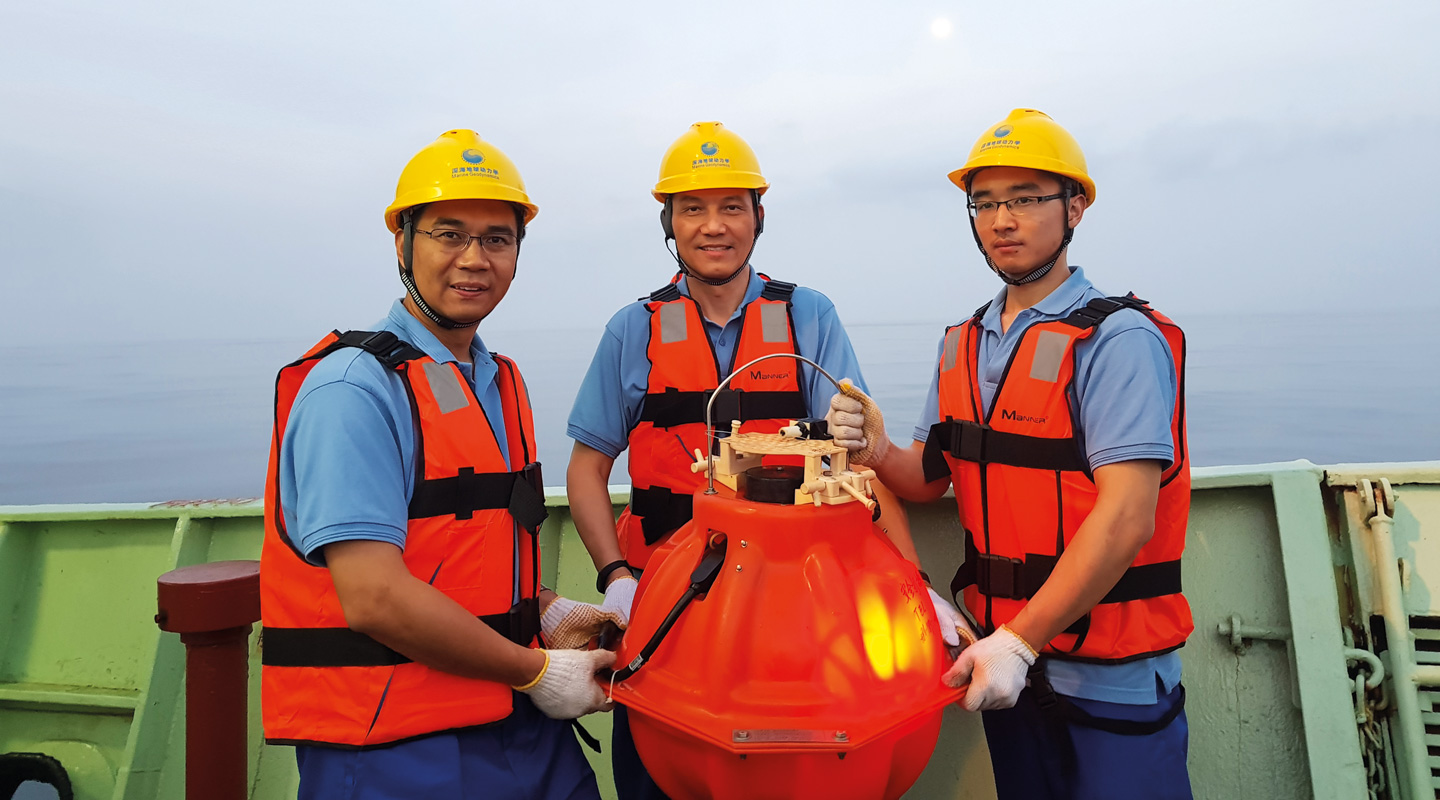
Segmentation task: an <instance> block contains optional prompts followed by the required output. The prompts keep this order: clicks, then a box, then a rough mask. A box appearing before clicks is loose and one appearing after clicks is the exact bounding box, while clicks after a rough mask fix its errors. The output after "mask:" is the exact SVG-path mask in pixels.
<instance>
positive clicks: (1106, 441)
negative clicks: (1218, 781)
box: [914, 267, 1180, 705]
mask: <svg viewBox="0 0 1440 800" xmlns="http://www.w3.org/2000/svg"><path fill="white" fill-rule="evenodd" d="M1005 293H1006V289H1001V290H1000V293H999V294H997V295H996V296H995V300H994V301H993V302H991V303H990V307H989V308H988V309H986V311H985V315H984V316H983V317H981V318H980V326H981V329H982V334H981V338H980V353H979V363H978V365H977V367H978V372H979V375H980V401H981V408H982V410H983V411H985V412H987V413H988V412H989V409H990V403H991V401H992V400H993V399H994V397H995V390H996V389H997V388H999V386H1000V379H1001V378H1002V377H1003V375H1004V372H1005V367H1006V365H1007V363H1008V362H1009V360H1010V354H1011V353H1013V352H1014V351H1015V346H1016V345H1017V344H1019V342H1020V338H1021V335H1022V334H1023V333H1024V331H1025V329H1026V328H1028V327H1030V326H1031V325H1033V324H1035V323H1037V322H1048V321H1053V320H1058V319H1063V318H1064V317H1066V316H1068V315H1069V314H1070V312H1072V311H1074V310H1075V309H1077V308H1080V307H1081V306H1083V305H1085V304H1086V303H1088V302H1090V301H1091V300H1093V299H1094V298H1097V297H1107V296H1108V295H1106V294H1105V293H1104V292H1102V291H1100V290H1099V289H1096V288H1095V286H1094V285H1093V284H1091V283H1090V281H1089V280H1087V279H1086V278H1085V271H1084V270H1082V269H1080V268H1079V267H1072V268H1071V271H1070V277H1068V278H1066V279H1065V282H1064V283H1062V284H1060V285H1059V286H1058V287H1056V289H1055V291H1053V292H1051V293H1050V294H1049V295H1048V296H1046V297H1045V299H1043V300H1041V301H1040V302H1039V303H1036V304H1035V305H1034V306H1032V307H1030V308H1027V309H1025V310H1024V311H1021V312H1020V313H1019V314H1017V315H1016V316H1015V319H1014V321H1013V322H1011V323H1010V329H1009V330H1008V331H1004V332H1002V331H1001V329H1000V314H1001V312H1002V311H1003V310H1004V308H1005ZM944 346H945V341H944V337H943V336H942V337H941V341H940V349H937V350H936V354H935V365H936V368H935V375H934V377H933V378H932V379H931V381H930V392H929V394H927V395H926V398H925V409H924V411H923V412H921V415H920V424H919V425H917V426H916V427H915V434H914V437H915V440H916V441H918V442H923V441H925V440H926V439H928V438H929V436H930V426H931V425H933V424H935V423H937V422H939V421H940V408H939V406H940V369H939V364H940V353H941V351H942V350H943V348H944ZM1072 392H1073V396H1072V398H1071V402H1072V403H1073V404H1074V405H1075V406H1076V407H1078V408H1079V410H1080V414H1079V416H1080V428H1081V431H1082V436H1083V441H1084V445H1085V453H1086V455H1087V457H1088V458H1089V460H1090V468H1091V469H1095V468H1097V467H1103V466H1105V465H1106V464H1115V463H1119V462H1121V461H1136V460H1141V459H1150V460H1155V461H1162V462H1164V463H1165V464H1166V465H1167V466H1168V465H1169V464H1170V462H1171V461H1173V460H1174V458H1175V448H1174V443H1173V441H1172V440H1171V436H1170V419H1171V417H1172V415H1173V414H1174V410H1175V394H1176V387H1175V362H1174V360H1173V359H1172V358H1171V355H1170V348H1169V345H1167V344H1166V342H1165V338H1164V336H1162V335H1161V333H1160V330H1159V329H1158V328H1156V327H1155V325H1154V323H1152V322H1151V321H1150V320H1149V319H1148V318H1147V317H1146V316H1145V315H1144V314H1142V313H1140V312H1139V311H1136V310H1134V309H1128V308H1127V309H1122V310H1120V311H1117V312H1115V313H1114V314H1111V315H1110V317H1109V318H1108V319H1106V320H1105V322H1104V323H1102V324H1101V325H1100V327H1099V328H1098V329H1097V330H1096V331H1095V333H1093V334H1092V335H1091V336H1090V337H1089V338H1088V339H1084V340H1081V341H1080V342H1078V343H1076V345H1075V380H1074V383H1073V385H1072ZM1046 672H1047V674H1048V675H1049V676H1050V683H1051V685H1053V686H1054V687H1055V691H1057V692H1059V693H1061V694H1064V695H1069V696H1071V697H1080V698H1084V699H1087V700H1100V701H1103V702H1109V703H1124V704H1127V705H1148V704H1151V703H1154V702H1156V699H1157V698H1156V695H1155V678H1156V676H1159V678H1160V680H1161V681H1162V682H1163V683H1164V685H1165V689H1166V690H1167V691H1169V690H1170V689H1173V688H1174V687H1175V684H1177V683H1179V682H1180V655H1179V654H1178V653H1174V652H1172V653H1166V654H1165V655H1162V656H1157V657H1155V658H1147V659H1142V660H1140V661H1133V662H1130V663H1128V664H1116V665H1100V664H1081V663H1077V662H1073V661H1060V660H1058V659H1049V661H1048V665H1047V668H1046Z"/></svg>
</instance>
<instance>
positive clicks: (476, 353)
mask: <svg viewBox="0 0 1440 800" xmlns="http://www.w3.org/2000/svg"><path fill="white" fill-rule="evenodd" d="M385 321H386V322H388V323H389V324H390V325H391V327H393V328H395V329H397V330H398V331H399V336H400V338H401V339H404V340H405V341H407V342H409V343H410V344H412V345H414V346H416V347H418V348H420V351H421V352H423V353H424V354H425V355H427V356H430V358H432V359H434V360H435V362H436V363H439V364H448V363H450V362H455V363H457V364H459V363H460V359H458V358H456V357H455V354H454V353H452V352H450V348H448V347H446V346H445V345H443V344H441V343H440V340H439V339H436V338H435V334H433V333H431V332H430V329H429V328H426V327H425V324H424V323H423V322H421V321H420V320H418V319H416V318H415V315H413V314H411V313H410V311H409V310H407V309H406V308H405V303H404V301H402V300H396V301H395V304H394V305H392V306H390V313H389V314H388V315H387V316H386V317H385ZM470 358H471V359H473V360H474V362H475V363H476V364H489V363H490V360H491V359H490V351H489V350H488V349H486V347H485V342H483V341H481V339H480V334H479V333H476V334H475V338H474V339H473V340H471V342H470ZM460 366H461V367H462V368H463V367H465V366H466V365H464V364H461V365H460Z"/></svg>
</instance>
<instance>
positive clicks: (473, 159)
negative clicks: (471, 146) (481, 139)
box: [460, 150, 485, 164]
mask: <svg viewBox="0 0 1440 800" xmlns="http://www.w3.org/2000/svg"><path fill="white" fill-rule="evenodd" d="M460 157H461V158H463V159H465V160H466V161H469V162H470V163H471V164H483V163H485V154H484V153H481V152H480V151H479V150H466V151H465V152H463V153H461V154H460Z"/></svg>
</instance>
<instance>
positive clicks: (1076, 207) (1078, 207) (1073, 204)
mask: <svg viewBox="0 0 1440 800" xmlns="http://www.w3.org/2000/svg"><path fill="white" fill-rule="evenodd" d="M1089 202H1090V201H1089V200H1088V199H1087V198H1086V197H1085V195H1084V194H1083V193H1082V194H1077V195H1075V196H1074V197H1072V198H1070V207H1069V208H1068V209H1067V210H1066V211H1067V220H1066V222H1067V223H1068V224H1069V225H1070V227H1072V228H1074V227H1075V226H1077V225H1079V224H1080V219H1081V218H1082V217H1084V216H1085V207H1086V206H1087V205H1088V204H1089Z"/></svg>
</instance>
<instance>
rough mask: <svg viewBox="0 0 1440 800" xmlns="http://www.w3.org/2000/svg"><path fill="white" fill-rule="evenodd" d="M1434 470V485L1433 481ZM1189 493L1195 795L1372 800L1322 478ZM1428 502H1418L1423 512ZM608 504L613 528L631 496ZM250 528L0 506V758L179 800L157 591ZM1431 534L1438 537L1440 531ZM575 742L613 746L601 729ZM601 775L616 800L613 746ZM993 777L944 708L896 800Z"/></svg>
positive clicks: (949, 508) (973, 723)
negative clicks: (1260, 630)
mask: <svg viewBox="0 0 1440 800" xmlns="http://www.w3.org/2000/svg"><path fill="white" fill-rule="evenodd" d="M1387 466H1389V465H1374V470H1375V471H1376V474H1377V475H1378V474H1383V472H1382V471H1383V470H1384V469H1385V468H1386V467H1387ZM1432 468H1434V469H1435V471H1436V473H1437V475H1440V465H1432ZM1195 475H1196V481H1195V494H1194V502H1193V507H1192V514H1191V521H1190V529H1189V541H1188V545H1187V549H1186V555H1185V566H1184V574H1185V590H1186V594H1187V595H1188V596H1189V598H1190V600H1191V603H1192V605H1193V607H1194V610H1195V618H1196V631H1195V634H1194V635H1193V636H1192V637H1191V639H1190V642H1189V644H1188V645H1187V646H1186V647H1185V648H1183V650H1182V651H1181V653H1182V658H1183V661H1184V663H1185V683H1186V685H1187V687H1188V691H1189V705H1188V714H1189V719H1190V726H1191V750H1190V766H1191V775H1192V782H1193V785H1194V788H1195V795H1196V797H1199V798H1234V797H1266V798H1289V797H1294V798H1302V797H1312V796H1313V797H1335V798H1341V797H1360V796H1364V777H1363V770H1362V768H1361V764H1360V747H1359V744H1358V736H1357V734H1356V732H1355V725H1354V709H1353V705H1352V703H1351V700H1350V694H1349V686H1350V680H1349V677H1348V675H1347V673H1346V668H1345V662H1344V660H1343V658H1342V657H1341V656H1340V654H1339V647H1340V644H1339V642H1340V638H1341V624H1340V620H1341V616H1342V614H1344V613H1349V612H1348V611H1345V608H1346V603H1344V602H1342V601H1341V599H1339V598H1337V591H1336V585H1337V582H1336V576H1337V575H1341V576H1342V578H1343V575H1344V574H1345V570H1346V569H1347V562H1348V559H1349V556H1348V552H1349V550H1348V549H1347V546H1346V545H1345V544H1344V543H1343V542H1342V541H1340V539H1341V538H1342V534H1341V531H1342V530H1348V528H1346V526H1344V525H1342V524H1340V522H1339V521H1338V519H1339V517H1343V515H1344V509H1343V507H1342V506H1343V504H1341V503H1337V502H1336V500H1335V497H1334V491H1333V490H1327V488H1326V483H1325V473H1324V471H1323V470H1321V469H1320V468H1317V467H1314V466H1313V465H1310V464H1308V463H1306V462H1297V463H1295V464H1287V465H1269V466H1266V467H1256V468H1223V469H1202V470H1197V471H1196V473H1195ZM1437 484H1440V478H1437V480H1436V481H1432V482H1430V483H1428V484H1426V483H1421V484H1419V485H1418V486H1417V487H1416V488H1417V489H1419V490H1420V491H1422V492H1427V493H1429V494H1427V495H1426V496H1427V497H1429V498H1432V499H1433V498H1434V497H1435V494H1434V493H1436V492H1440V488H1437ZM1412 496H1414V495H1412ZM1403 497H1404V492H1402V500H1403ZM615 500H616V502H617V510H618V504H619V503H620V502H622V501H623V496H622V495H619V494H617V495H616V496H615ZM548 503H549V505H550V506H551V516H550V519H549V520H548V521H547V522H546V523H545V527H544V539H543V541H542V546H543V547H544V549H545V553H546V556H545V562H544V572H545V575H546V577H547V579H548V580H550V581H553V582H554V584H555V585H556V587H557V589H558V590H559V591H560V592H561V593H562V594H565V595H567V596H571V597H575V598H577V599H591V600H593V599H598V597H599V595H598V594H597V593H596V592H595V591H594V586H593V581H594V568H593V566H592V565H591V563H590V559H589V557H588V555H587V554H586V553H585V550H584V547H583V546H582V544H581V543H580V540H579V538H578V536H576V534H575V531H574V528H573V526H572V524H571V522H570V518H569V514H568V509H567V508H566V507H565V504H564V494H563V492H561V491H552V493H551V494H550V497H549V499H548ZM1421 505H1422V506H1424V504H1421ZM1434 505H1435V504H1434V503H1431V504H1430V505H1429V506H1424V507H1425V508H1426V509H1429V508H1431V507H1432V506H1434ZM260 513H261V509H260V507H259V505H258V504H255V503H253V502H250V503H240V504H223V503H219V504H217V503H198V504H189V505H183V504H182V505H175V504H161V505H156V506H151V505H124V506H54V507H39V506H11V507H0V753H3V752H10V751H40V752H47V753H50V754H51V755H54V756H55V757H57V758H59V759H60V760H61V762H62V763H63V764H65V765H66V767H67V768H68V769H70V771H71V773H72V778H73V779H74V780H75V781H76V789H77V797H78V798H81V800H102V799H103V800H152V799H153V798H163V800H180V798H181V797H182V795H183V774H184V760H183V742H184V698H183V674H182V672H183V651H182V648H181V646H180V643H179V640H178V637H176V636H174V635H170V634H161V633H160V631H159V630H158V629H157V628H156V626H155V624H154V621H153V617H154V614H155V578H156V577H158V576H159V575H160V574H162V573H164V572H165V571H167V570H169V569H172V568H174V567H176V566H183V565H187V564H194V563H200V562H204V561H213V560H221V559H230V558H256V557H258V552H259V547H260V541H261V536H262V526H261V519H260ZM1426 513H1429V512H1428V510H1427V512H1426ZM911 514H912V520H913V528H914V529H915V539H916V543H917V546H918V548H919V550H920V552H921V556H922V560H923V561H924V563H925V565H926V567H927V568H928V569H929V571H930V572H931V573H932V574H934V575H936V576H937V583H938V582H939V580H938V578H939V576H940V575H941V574H943V573H947V572H948V571H949V570H951V569H953V568H954V566H955V565H956V564H957V563H958V562H959V559H960V556H961V546H960V542H961V539H960V535H959V534H960V531H959V527H958V523H957V520H956V515H955V509H954V505H953V501H952V500H948V499H947V500H942V501H939V502H936V503H933V504H929V505H924V506H916V507H912V509H911ZM1407 519H1411V520H1413V519H1414V515H1413V514H1411V515H1410V516H1409V517H1407ZM1426 524H1427V525H1428V526H1430V529H1431V530H1435V526H1436V525H1437V524H1440V520H1429V521H1428V522H1427V523H1426ZM1413 527H1415V528H1416V530H1417V531H1418V528H1419V527H1421V525H1420V522H1418V521H1417V522H1416V523H1415V525H1414V526H1413ZM1416 536H1417V538H1418V533H1417V534H1416ZM1437 538H1440V537H1437ZM1341 584H1342V585H1343V584H1344V581H1343V580H1342V581H1341ZM1417 591H1418V590H1417ZM1426 597H1428V594H1427V595H1426ZM1231 615H1239V616H1240V617H1241V618H1242V619H1243V621H1244V624H1246V625H1254V626H1262V627H1265V626H1268V627H1273V628H1286V629H1292V630H1293V631H1294V637H1293V640H1292V641H1290V642H1288V643H1287V642H1271V641H1264V640H1256V641H1254V642H1252V643H1251V644H1249V645H1248V648H1247V649H1246V650H1245V651H1244V652H1243V654H1238V655H1237V654H1236V653H1235V652H1234V650H1233V649H1232V647H1231V645H1230V641H1229V639H1228V638H1225V637H1222V636H1220V635H1219V634H1217V632H1216V627H1217V625H1218V624H1221V623H1222V622H1225V621H1227V620H1228V619H1229V618H1230V616H1231ZM257 627H258V626H257ZM256 638H258V634H257V636H256V637H254V638H252V643H253V642H254V641H255V639H256ZM1297 663H1298V664H1299V667H1298V668H1297V666H1296V665H1297ZM258 671H259V667H258V662H257V661H256V660H254V659H253V658H252V663H251V689H252V705H251V715H250V732H251V740H252V742H253V743H254V744H253V746H252V748H251V753H250V762H251V775H252V776H253V777H252V797H254V798H256V799H257V800H272V798H273V799H275V800H280V799H282V798H292V797H294V794H295V777H294V760H293V754H292V751H291V750H290V749H289V748H279V747H275V748H272V747H267V746H263V745H261V744H260V740H259V714H258V702H257V701H258V696H259V694H258V691H259V687H258ZM1302 706H1303V708H1304V710H1303V713H1302V710H1301V708H1302ZM585 725H586V726H587V727H588V728H590V729H591V730H592V732H594V733H596V734H597V735H600V737H601V738H602V739H605V740H608V736H609V720H608V718H607V717H606V716H605V715H594V716H591V717H589V718H587V719H586V720H585ZM592 761H593V762H594V763H595V766H596V771H597V772H598V773H599V774H600V777H601V786H602V791H603V792H604V793H605V795H606V796H607V797H613V791H612V790H611V788H610V785H609V768H608V763H607V761H608V748H607V756H606V758H605V759H595V758H592ZM989 773H990V770H989V761H988V755H987V753H986V750H985V745H984V738H983V735H982V733H981V729H980V725H979V720H978V717H976V716H975V715H972V714H967V713H964V712H962V711H960V710H958V709H954V708H951V709H948V710H947V711H946V712H945V726H944V729H943V732H942V736H941V741H940V744H939V746H938V747H937V750H936V752H935V756H934V758H933V759H932V760H931V762H930V766H929V768H928V769H927V771H926V772H925V774H924V775H923V776H922V777H921V779H920V780H919V782H918V783H917V784H916V786H915V788H914V789H912V790H911V792H910V793H909V794H908V795H907V797H912V798H959V797H966V798H986V797H993V793H994V790H993V785H992V783H991V779H990V776H989Z"/></svg>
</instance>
